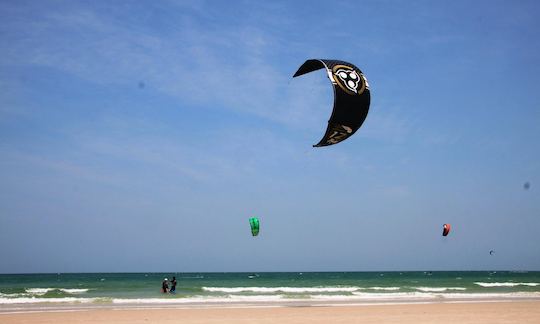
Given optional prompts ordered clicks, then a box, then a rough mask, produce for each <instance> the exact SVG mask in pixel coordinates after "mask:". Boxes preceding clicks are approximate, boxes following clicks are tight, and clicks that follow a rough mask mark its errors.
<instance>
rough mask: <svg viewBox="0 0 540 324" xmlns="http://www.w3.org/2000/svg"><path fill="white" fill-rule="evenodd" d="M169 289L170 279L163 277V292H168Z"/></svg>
mask: <svg viewBox="0 0 540 324" xmlns="http://www.w3.org/2000/svg"><path fill="white" fill-rule="evenodd" d="M168 291H169V279H167V278H165V279H163V282H162V283H161V292H162V293H164V294H166V293H167V292H168Z"/></svg>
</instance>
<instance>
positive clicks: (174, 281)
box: [169, 277, 176, 294]
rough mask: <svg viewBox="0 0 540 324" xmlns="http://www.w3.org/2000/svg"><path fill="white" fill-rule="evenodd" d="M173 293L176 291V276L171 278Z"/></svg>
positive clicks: (171, 290) (171, 291)
mask: <svg viewBox="0 0 540 324" xmlns="http://www.w3.org/2000/svg"><path fill="white" fill-rule="evenodd" d="M169 292H170V293H171V294H174V293H175V292H176V277H172V280H171V289H170V290H169Z"/></svg>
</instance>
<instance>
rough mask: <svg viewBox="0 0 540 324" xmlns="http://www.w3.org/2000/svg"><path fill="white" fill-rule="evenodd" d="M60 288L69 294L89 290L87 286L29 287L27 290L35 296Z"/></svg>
mask: <svg viewBox="0 0 540 324" xmlns="http://www.w3.org/2000/svg"><path fill="white" fill-rule="evenodd" d="M55 290H59V291H62V292H65V293H68V294H81V293H85V292H87V291H88V290H89V289H85V288H73V289H72V288H27V289H25V291H26V292H27V293H28V294H30V295H34V296H43V295H45V294H46V293H48V292H50V291H55Z"/></svg>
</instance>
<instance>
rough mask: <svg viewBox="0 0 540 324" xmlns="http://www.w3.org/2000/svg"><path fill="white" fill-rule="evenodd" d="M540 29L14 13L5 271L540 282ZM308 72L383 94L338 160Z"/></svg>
mask: <svg viewBox="0 0 540 324" xmlns="http://www.w3.org/2000/svg"><path fill="white" fill-rule="evenodd" d="M539 14H540V4H538V3H537V2H535V1H475V2H470V1H452V2H449V1H332V2H323V1H295V2H292V1H271V2H262V1H261V2H255V1H230V2H221V1H202V0H201V1H112V2H111V1H94V2H87V1H0V18H1V19H0V53H1V57H2V59H1V60H0V88H1V92H0V157H1V158H0V179H1V181H0V260H2V262H0V272H4V273H6V272H8V273H11V272H70V271H72V272H93V271H308V270H319V271H327V270H328V271H330V270H337V271H345V270H351V271H370V270H427V269H429V270H454V269H457V270H479V269H527V270H540V257H539V255H540V239H539V238H538V234H537V232H538V228H540V204H539V203H538V202H539V201H540V200H539V194H538V193H539V189H540V163H539V162H540V150H539V148H540V145H539V142H538V140H539V139H540V128H539V127H538V122H539V121H540V92H539V91H538V85H539V84H540V37H539V32H538V31H540V21H539V20H538V19H537V17H538V15H539ZM310 58H329V59H340V60H345V61H349V62H352V63H354V64H355V65H357V66H358V67H360V69H362V70H363V72H364V73H365V75H366V77H367V78H368V80H369V82H370V86H371V91H372V92H371V93H372V104H371V108H370V112H369V115H368V117H367V119H366V122H365V123H364V126H363V127H362V128H361V129H360V130H359V131H358V132H357V133H356V134H355V135H354V136H352V137H351V138H349V139H348V140H346V141H344V142H342V143H340V144H338V145H334V146H330V147H326V148H312V147H311V145H312V144H315V143H317V142H318V141H319V140H320V138H321V137H322V135H323V133H324V131H325V129H326V122H327V120H328V118H329V116H330V113H331V108H332V100H333V97H332V96H333V93H332V88H331V85H330V83H329V81H328V80H327V78H326V76H325V73H323V72H321V71H318V72H314V73H311V74H307V75H305V76H302V77H301V78H295V79H294V80H293V79H292V78H291V76H292V75H293V73H294V72H295V71H296V69H297V68H298V67H299V66H300V65H301V64H302V63H303V62H304V61H305V60H306V59H310ZM525 182H530V184H531V187H530V189H528V190H525V189H524V187H523V184H524V183H525ZM252 216H258V217H259V218H260V220H261V234H260V236H259V237H257V238H252V237H251V236H250V232H249V224H248V218H249V217H252ZM443 223H451V224H452V229H453V231H452V233H451V234H450V236H448V237H447V238H444V239H443V238H442V237H441V236H440V235H441V231H442V224H443ZM489 250H495V251H496V254H495V256H489Z"/></svg>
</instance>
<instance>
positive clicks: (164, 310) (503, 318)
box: [0, 300, 540, 324]
mask: <svg viewBox="0 0 540 324" xmlns="http://www.w3.org/2000/svg"><path fill="white" fill-rule="evenodd" d="M0 321H1V322H4V321H5V322H8V323H15V324H17V323H45V324H49V323H50V324H58V323H96V322H99V323H158V324H165V323H178V322H182V323H187V324H191V323H193V324H195V323H276V322H278V323H283V324H294V323H358V322H362V323H377V324H380V323H405V324H409V323H410V324H412V323H539V322H540V300H528V301H524V300H513V301H504V300H492V301H450V302H449V301H433V302H425V301H423V302H416V303H404V302H403V303H401V302H400V303H394V304H388V303H378V304H366V305H351V304H348V305H347V304H330V305H308V306H302V305H269V304H265V305H254V306H247V305H244V306H241V305H237V306H232V307H231V306H229V307H227V306H226V305H220V306H216V307H202V308H194V307H177V305H172V306H163V305H159V306H156V305H153V306H152V308H146V307H141V305H137V306H136V308H126V307H125V305H122V306H121V307H116V306H115V307H111V308H99V307H98V308H86V309H56V310H55V309H48V310H37V309H36V310H34V311H31V310H22V311H12V312H10V313H7V312H0Z"/></svg>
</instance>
